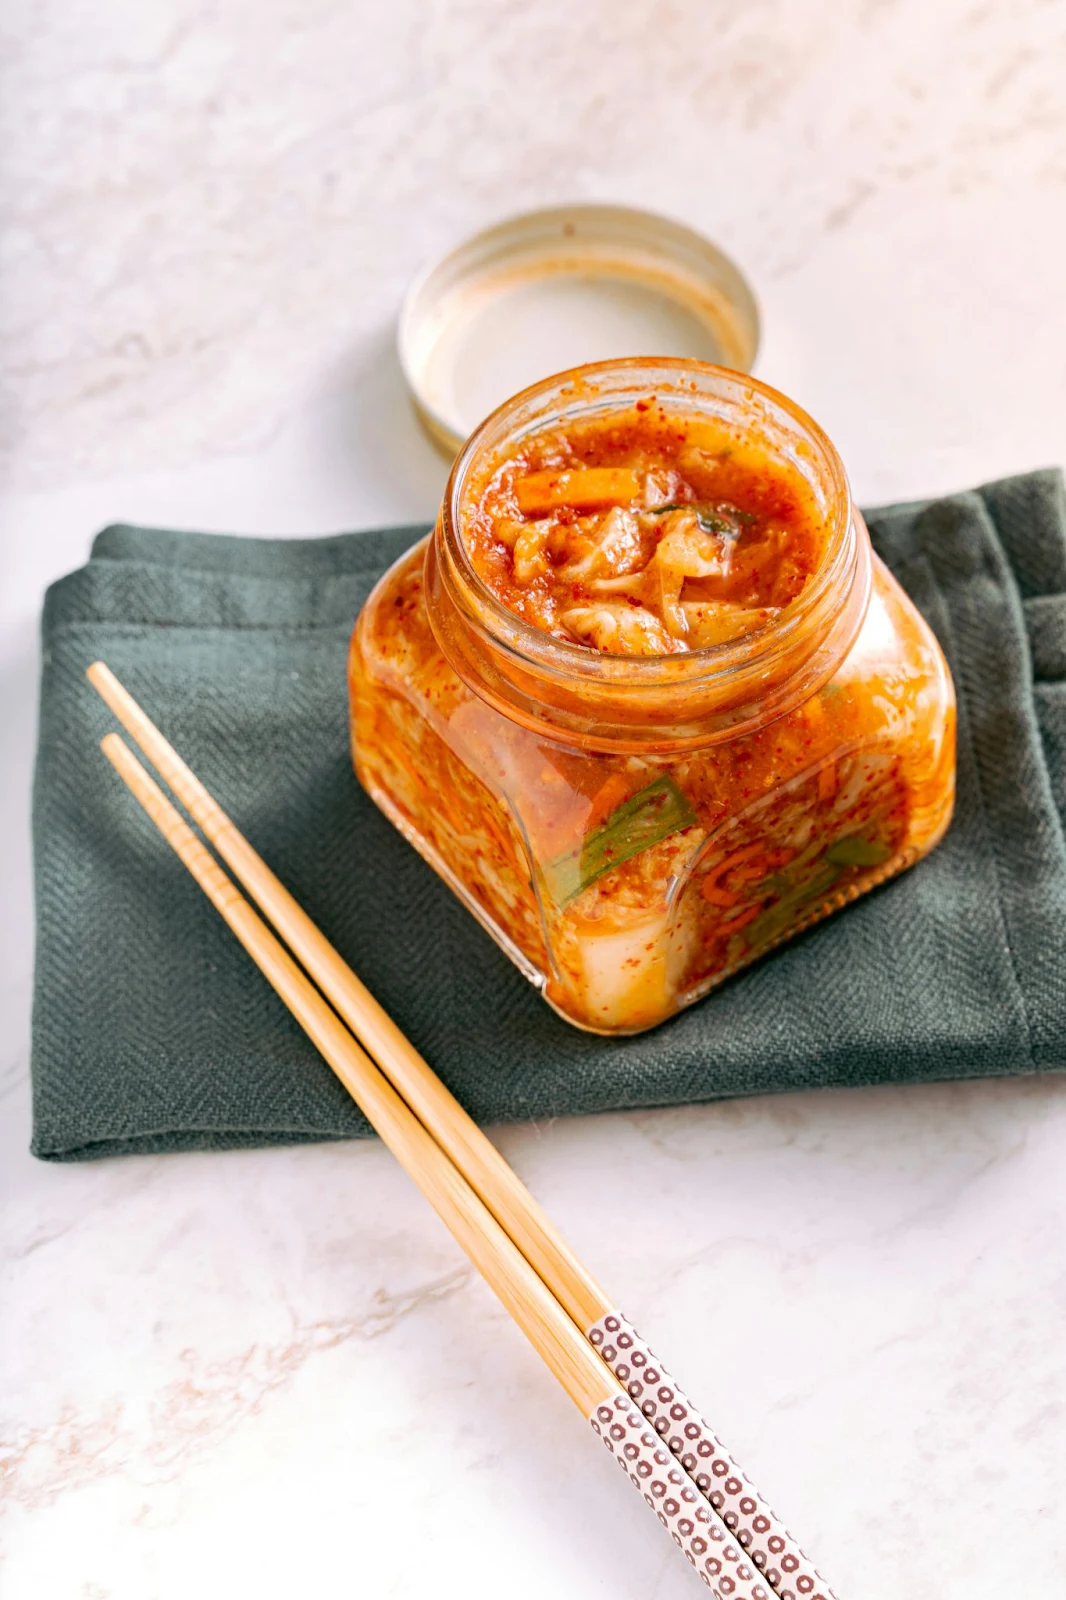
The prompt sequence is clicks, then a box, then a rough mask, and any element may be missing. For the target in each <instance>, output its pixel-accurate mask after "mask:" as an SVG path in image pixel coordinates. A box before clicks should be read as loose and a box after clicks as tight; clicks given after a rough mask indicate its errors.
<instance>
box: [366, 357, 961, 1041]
mask: <svg viewBox="0 0 1066 1600" xmlns="http://www.w3.org/2000/svg"><path fill="white" fill-rule="evenodd" d="M350 686H351V715H352V739H353V747H354V753H355V764H356V770H357V772H358V775H359V778H360V780H361V782H362V784H363V786H364V788H365V789H366V790H367V791H368V792H369V794H370V795H371V796H372V797H373V798H374V800H375V801H376V802H377V804H378V805H379V806H380V807H381V809H382V810H383V811H384V812H385V813H386V815H387V816H388V817H390V818H391V819H392V821H393V822H394V823H395V824H396V826H397V827H398V828H399V829H400V830H401V831H402V832H403V833H404V834H405V835H406V837H407V838H408V839H409V840H410V841H411V843H412V844H413V845H414V846H415V847H416V848H417V849H418V850H420V851H421V853H422V854H423V855H424V856H425V857H426V859H427V860H428V861H429V862H430V863H431V864H432V866H434V867H435V868H436V870H437V871H438V872H439V873H440V874H441V876H442V877H443V878H444V879H445V880H446V882H448V883H449V884H450V885H451V887H452V888H453V889H454V890H455V892H456V893H457V894H458V895H459V896H460V898H461V899H462V900H463V901H464V902H465V903H466V905H467V906H468V907H469V908H470V910H471V911H472V912H473V913H474V915H475V916H476V917H477V918H478V919H479V920H480V921H481V922H482V924H483V925H484V926H485V927H486V928H487V929H488V931H489V932H490V933H491V934H492V936H493V937H494V938H495V939H496V941H497V942H498V943H499V944H500V946H501V947H502V948H503V949H504V950H505V951H506V952H507V954H508V955H509V956H510V957H511V958H512V960H513V961H514V962H515V963H516V964H517V965H518V966H519V967H520V968H521V970H522V971H523V972H524V973H525V974H526V976H527V977H529V978H530V979H531V980H532V981H533V982H534V983H535V984H537V985H538V986H539V987H540V988H541V989H542V990H543V992H544V995H545V997H546V999H547V1000H548V1001H549V1003H550V1004H551V1005H552V1006H554V1008H555V1009H556V1010H557V1011H558V1012H559V1013H560V1015H561V1016H563V1017H565V1018H566V1019H567V1021H569V1022H572V1023H575V1024H576V1025H577V1026H578V1027H582V1028H588V1029H591V1030H593V1031H595V1032H599V1033H634V1032H637V1031H639V1030H641V1029H644V1028H650V1027H653V1026H655V1024H657V1023H659V1022H662V1021H663V1020H664V1019H665V1018H667V1017H669V1016H671V1015H672V1014H673V1013H675V1012H676V1011H678V1010H680V1009H681V1007H683V1006H687V1005H690V1004H691V1003H692V1002H693V1001H695V1000H698V999H699V998H700V997H701V996H702V995H705V994H706V993H707V991H708V990H709V989H712V988H714V986H715V985H716V984H719V983H721V982H723V981H724V980H725V979H726V978H728V977H729V976H730V975H731V974H732V973H734V972H737V971H739V970H740V968H742V967H745V966H747V965H748V963H749V962H751V961H754V960H756V959H757V958H758V957H760V956H762V955H764V954H765V953H766V952H767V951H768V950H771V949H772V948H773V947H774V946H776V945H778V944H780V943H782V941H784V940H786V939H789V938H791V937H792V936H793V935H794V934H796V933H798V932H800V930H801V929H804V928H807V927H809V926H810V925H811V924H812V923H814V922H817V921H818V920H819V919H820V918H822V917H825V916H827V915H828V914H829V913H830V912H833V911H837V910H839V909H841V908H842V907H844V906H845V905H847V903H848V902H849V901H851V900H854V899H855V898H856V897H857V896H859V895H861V894H864V893H865V892H866V891H867V890H868V889H872V888H873V887H874V886H875V885H876V884H879V883H881V882H883V881H884V880H885V879H886V878H889V877H891V876H892V875H893V874H895V873H897V872H901V871H902V870H903V869H904V868H905V867H909V866H911V865H912V864H913V863H914V862H916V861H917V860H918V859H919V858H920V857H921V856H923V855H925V854H926V853H927V852H928V851H929V850H931V849H932V848H933V846H934V845H935V844H936V843H937V841H938V840H939V839H940V837H941V835H942V834H943V832H944V830H945V828H946V827H947V825H948V822H949V820H950V816H951V809H952V802H953V794H954V763H955V750H954V696H953V692H952V685H951V679H950V677H949V674H948V670H947V667H946V664H945V662H944V659H943V656H942V655H941V652H940V649H939V647H938V645H937V643H936V640H935V639H934V637H933V635H932V633H931V632H930V630H929V628H928V627H927V625H926V623H925V622H924V620H923V619H922V617H921V616H920V615H919V614H918V612H917V611H916V610H915V608H914V606H913V605H912V604H911V602H910V600H909V599H908V597H907V596H906V595H905V594H904V593H903V591H902V590H901V589H900V588H899V586H898V585H897V583H896V582H895V580H894V579H893V578H892V577H891V575H890V574H889V573H888V571H887V570H886V569H885V567H884V566H883V565H882V564H881V562H880V561H879V560H878V559H877V557H876V556H875V555H874V554H873V552H872V551H871V548H870V542H869V536H868V534H867V531H866V528H865V526H864V524H863V521H862V518H861V516H860V515H859V514H858V512H857V511H856V510H855V509H854V507H853V506H852V504H851V498H850V494H849V490H848V484H847V479H846V477H845V474H844V470H843V467H842V465H841V462H840V459H839V457H838V456H837V453H836V451H835V450H834V449H833V446H832V445H831V444H830V442H829V440H828V439H827V438H826V437H825V435H824V434H823V433H822V431H821V430H820V429H819V428H818V427H817V425H816V424H815V423H814V422H812V421H811V419H810V418H809V417H807V416H805V415H804V413H803V412H802V411H800V410H799V409H798V408H797V407H796V406H794V405H793V404H792V403H791V402H790V401H789V400H787V399H785V398H784V396H782V395H780V394H777V393H775V392H774V391H773V390H772V389H769V388H767V387H766V386H765V385H763V384H760V383H757V382H755V381H754V380H753V379H751V378H748V377H745V376H742V375H741V374H739V373H735V372H730V371H726V370H725V369H722V368H718V367H711V366H705V365H701V364H698V363H690V362H679V361H666V360H632V361H618V362H611V363H604V364H601V365H597V366H591V367H584V368H579V369H577V370H575V371H573V372H570V373H565V374H563V375H561V376H560V377H557V378H554V379H551V380H549V381H548V382H546V383H542V384H539V385H537V386H535V387H534V388H532V389H528V390H526V391H525V392H524V393H522V394H521V395H519V396H517V397H516V398H515V399H514V400H511V401H509V402H508V403H507V404H506V405H504V406H502V407H501V408H500V409H499V410H498V411H497V412H495V413H494V414H493V415H492V416H491V417H490V418H489V419H488V421H487V422H485V423H484V424H483V425H482V426H481V428H479V430H478V431H477V432H476V433H475V434H474V435H473V437H472V438H471V439H470V440H469V442H468V443H467V445H466V446H465V448H464V449H463V451H462V453H461V454H460V456H459V457H458V459H457V460H456V462H455V465H454V467H453V469H452V473H451V477H450V480H449V483H448V488H447V491H446V494H445V499H444V503H443V505H442V507H441V511H440V516H439V518H438V521H437V526H436V529H435V531H434V533H433V535H432V536H431V538H430V539H429V540H427V541H424V542H423V543H422V544H420V545H417V546H416V547H415V548H414V549H413V550H411V551H410V552H409V553H408V554H407V555H405V556H403V557H402V558H401V559H400V560H399V561H398V562H397V563H396V565H395V566H393V567H392V568H391V570H390V571H389V572H387V573H386V574H385V576H384V577H383V578H382V579H381V581H380V582H379V583H378V585H377V587H376V588H375V590H374V591H373V593H372V594H371V596H370V597H369V599H368V600H367V602H366V605H365V607H364V608H363V611H362V613H361V615H360V617H359V620H358V623H357V626H356V629H355V634H354V637H353V640H352V649H351V657H350Z"/></svg>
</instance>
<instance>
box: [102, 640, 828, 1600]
mask: <svg viewBox="0 0 1066 1600" xmlns="http://www.w3.org/2000/svg"><path fill="white" fill-rule="evenodd" d="M88 677H89V679H90V682H91V683H92V684H93V686H94V688H96V690H97V691H98V693H99V694H100V695H101V696H102V698H103V699H104V700H105V701H106V702H107V704H108V705H109V706H110V708H111V710H112V711H113V712H114V713H115V715H116V716H117V718H118V720H119V721H120V722H121V723H122V725H123V726H124V727H125V728H126V730H127V731H128V732H129V733H130V735H131V736H132V737H133V739H134V740H135V742H136V743H137V744H138V745H139V746H140V748H141V750H142V751H143V752H144V753H145V754H146V755H147V756H148V758H149V760H150V761H151V762H152V764H153V765H154V766H155V767H156V769H157V771H158V772H159V773H160V774H161V775H162V776H163V777H164V778H165V779H166V781H167V783H168V784H169V785H170V787H171V789H172V790H173V791H174V793H175V794H176V795H177V796H178V798H179V799H180V800H181V802H182V804H183V805H184V806H185V807H186V809H187V810H188V811H189V813H190V815H191V816H192V817H193V818H194V819H195V821H196V822H197V823H198V824H199V826H200V827H201V828H202V829H203V831H204V833H205V835H206V836H207V838H208V839H209V840H210V841H211V843H212V844H213V845H214V847H215V849H216V850H217V851H218V853H219V855H220V856H221V857H222V858H223V860H224V861H225V862H226V863H227V864H228V865H229V867H230V868H231V869H232V871H233V872H234V874H235V875H236V877H237V878H238V879H239V881H240V882H241V883H242V884H243V885H244V887H245V888H246V889H247V890H248V892H249V893H250V894H251V895H252V897H253V898H254V899H255V901H256V902H257V903H258V905H259V906H260V908H261V909H262V910H263V911H264V912H265V914H266V915H267V916H268V917H269V919H270V920H271V922H272V923H273V924H274V926H275V928H277V930H278V931H279V932H280V933H281V934H282V935H283V937H284V938H285V940H286V942H287V944H288V945H289V947H290V948H291V949H292V951H293V952H294V953H295V955H296V956H297V957H298V958H299V960H300V962H301V963H302V964H303V966H304V967H305V968H306V970H307V971H308V972H309V973H310V974H311V976H312V977H313V978H314V980H315V982H316V983H317V984H318V985H319V987H320V988H321V990H322V992H323V993H324V994H325V995H326V996H327V998H328V999H329V1000H330V1002H331V1003H332V1005H333V1006H334V1007H335V1008H336V1010H337V1012H339V1013H340V1015H341V1017H343V1019H344V1021H345V1022H346V1023H347V1024H348V1026H349V1028H350V1029H351V1030H352V1032H353V1033H354V1034H355V1035H356V1036H357V1038H358V1039H360V1040H361V1041H362V1044H363V1045H364V1046H365V1047H366V1049H367V1050H368V1051H369V1053H370V1055H371V1056H372V1057H373V1058H374V1060H375V1061H376V1063H377V1065H378V1067H379V1068H381V1069H382V1071H383V1072H384V1073H385V1075H386V1076H387V1077H388V1079H389V1080H390V1081H391V1083H392V1084H393V1085H394V1087H395V1088H396V1090H398V1091H399V1093H400V1095H402V1097H403V1099H404V1100H405V1101H406V1102H407V1104H408V1105H409V1106H410V1107H411V1108H412V1110H413V1111H414V1112H415V1114H416V1116H417V1117H418V1118H419V1119H420V1120H421V1122H422V1124H423V1125H424V1127H425V1128H427V1129H428V1130H429V1132H430V1133H431V1134H432V1136H433V1138H434V1139H435V1140H436V1142H437V1144H438V1146H439V1147H440V1148H441V1149H443V1150H444V1151H445V1152H446V1153H447V1155H448V1156H449V1157H450V1158H451V1161H452V1162H453V1163H454V1165H455V1167H456V1168H457V1169H458V1170H459V1171H460V1172H461V1173H463V1174H464V1176H465V1178H466V1179H467V1180H468V1182H469V1184H470V1186H471V1187H472V1189H473V1190H474V1191H476V1193H477V1195H478V1196H479V1197H480V1198H481V1200H482V1201H483V1202H484V1204H485V1206H486V1207H487V1208H488V1210H489V1212H490V1213H491V1214H492V1215H493V1217H494V1218H495V1219H496V1221H497V1222H498V1223H499V1224H500V1225H502V1228H503V1230H504V1231H505V1233H506V1234H507V1235H508V1236H509V1238H510V1239H511V1240H512V1241H513V1242H514V1244H515V1245H516V1246H517V1247H518V1250H519V1251H520V1252H521V1254H522V1255H523V1256H524V1257H525V1259H526V1261H527V1262H528V1263H530V1264H531V1265H532V1267H533V1268H534V1269H535V1271H536V1273H537V1274H538V1276H539V1277H540V1278H541V1280H542V1281H543V1282H544V1283H545V1284H546V1285H547V1287H548V1289H549V1290H550V1292H551V1294H552V1295H553V1297H554V1298H555V1300H556V1301H557V1302H558V1303H559V1304H560V1305H561V1306H562V1307H563V1308H564V1309H565V1311H566V1312H567V1314H568V1315H569V1317H570V1318H571V1319H572V1322H573V1324H576V1326H577V1328H578V1329H579V1330H580V1331H581V1333H583V1334H584V1335H585V1337H586V1339H587V1340H588V1342H589V1344H590V1345H592V1346H593V1347H594V1348H595V1349H596V1350H598V1351H599V1353H600V1354H601V1355H602V1357H603V1359H604V1361H605V1362H606V1364H607V1365H608V1366H609V1367H610V1368H611V1370H612V1371H613V1373H614V1375H615V1377H616V1378H617V1379H618V1380H619V1382H620V1383H621V1384H622V1385H624V1387H625V1390H626V1392H627V1393H628V1395H629V1397H630V1399H631V1400H633V1401H634V1402H636V1403H637V1404H639V1407H640V1410H641V1411H642V1413H643V1415H644V1417H645V1418H646V1419H647V1421H648V1422H650V1423H651V1424H652V1425H653V1427H654V1428H655V1430H656V1432H657V1433H658V1434H659V1435H660V1436H661V1437H662V1438H663V1440H664V1441H665V1443H666V1444H667V1446H668V1448H669V1449H670V1451H671V1452H672V1454H673V1455H674V1456H675V1457H676V1458H677V1459H678V1460H679V1461H680V1462H681V1464H682V1466H683V1467H684V1468H685V1471H686V1472H687V1473H688V1474H689V1476H690V1477H691V1479H692V1480H693V1481H694V1482H695V1484H696V1486H697V1488H698V1489H699V1490H700V1491H701V1493H702V1494H703V1495H704V1496H705V1498H706V1501H707V1503H708V1504H709V1505H710V1506H711V1507H712V1508H713V1509H714V1511H715V1512H717V1513H718V1514H719V1515H720V1516H721V1518H722V1520H723V1521H724V1523H725V1525H726V1527H727V1528H729V1530H730V1531H731V1532H732V1533H733V1534H734V1535H735V1537H736V1539H737V1542H738V1543H739V1544H740V1545H741V1546H742V1548H743V1549H744V1550H745V1552H746V1553H747V1556H748V1558H749V1559H750V1560H751V1562H752V1563H753V1564H754V1565H755V1566H756V1567H757V1568H758V1569H759V1571H760V1572H761V1574H762V1576H763V1577H764V1578H765V1580H766V1581H767V1582H768V1583H769V1584H770V1585H771V1586H772V1588H773V1589H774V1591H775V1594H776V1596H777V1597H778V1600H800V1597H802V1600H833V1596H832V1593H831V1591H830V1590H829V1588H828V1586H827V1585H826V1584H825V1582H824V1580H823V1579H822V1578H821V1577H820V1576H819V1574H818V1572H817V1570H816V1569H815V1568H814V1566H813V1565H812V1564H811V1562H810V1561H809V1560H808V1558H807V1557H806V1556H805V1555H804V1553H803V1551H802V1550H801V1548H800V1547H799V1545H798V1544H797V1543H796V1541H795V1540H794V1539H793V1538H792V1536H791V1535H790V1534H789V1533H788V1531H787V1529H786V1528H785V1527H784V1526H783V1524H782V1523H781V1522H780V1520H779V1519H778V1518H777V1517H776V1516H775V1515H774V1513H773V1512H772V1511H771V1509H770V1508H769V1506H768V1505H767V1504H766V1502H765V1501H764V1500H763V1499H762V1497H761V1496H760V1495H759V1494H758V1492H757V1491H756V1490H755V1489H754V1487H753V1486H752V1485H751V1483H750V1482H749V1481H748V1479H747V1478H746V1477H745V1475H744V1474H743V1473H742V1472H741V1471H740V1469H739V1468H738V1467H737V1465H736V1463H735V1462H734V1461H733V1460H732V1458H731V1457H730V1456H729V1455H728V1453H727V1452H726V1451H725V1449H724V1448H723V1446H722V1444H721V1442H720V1441H719V1440H718V1438H717V1437H716V1436H715V1434H714V1433H713V1431H712V1430H711V1428H710V1427H709V1425H708V1424H707V1423H706V1422H705V1421H704V1419H703V1418H702V1417H701V1416H700V1414H699V1412H698V1411H697V1410H696V1408H695V1407H694V1406H693V1405H692V1403H691V1401H690V1400H689V1399H688V1398H687V1396H686V1395H685V1394H684V1393H683V1391H682V1390H681V1389H680V1388H679V1387H678V1385H677V1384H676V1382H675V1381H674V1379H673V1378H672V1377H671V1376H670V1375H669V1373H667V1372H666V1371H665V1369H664V1368H663V1366H662V1364H661V1362H659V1361H658V1359H657V1357H656V1356H655V1355H654V1353H653V1352H652V1351H651V1349H650V1348H649V1347H648V1345H647V1344H646V1343H645V1342H644V1341H643V1340H642V1339H641V1338H640V1336H639V1334H637V1332H636V1330H635V1329H634V1328H633V1326H632V1324H630V1323H629V1322H628V1320H627V1319H626V1317H625V1316H624V1315H623V1314H622V1312H621V1311H619V1310H618V1308H617V1307H616V1306H615V1304H614V1302H613V1301H612V1300H611V1299H610V1298H609V1296H608V1295H607V1294H606V1293H605V1291H604V1290H603V1289H601V1288H600V1286H599V1285H598V1284H597V1283H596V1282H595V1280H594V1279H593V1278H592V1277H591V1275H590V1274H589V1273H588V1271H587V1269H586V1268H585V1267H584V1266H583V1265H582V1263H581V1262H580V1261H579V1260H578V1259H577V1257H576V1256H575V1255H574V1253H573V1251H572V1250H571V1249H570V1247H569V1246H568V1245H567V1243H566V1242H565V1240H564V1239H563V1238H562V1237H561V1235H560V1234H559V1233H558V1231H557V1230H556V1228H555V1227H554V1225H553V1224H552V1223H551V1222H550V1221H549V1219H548V1218H547V1216H546V1215H545V1214H544V1212H543V1211H542V1210H541V1208H540V1207H539V1206H538V1205H537V1203H536V1201H535V1200H534V1199H533V1197H532V1195H530V1193H529V1191H528V1190H527V1189H526V1188H525V1186H524V1185H523V1184H522V1182H521V1180H520V1179H519V1178H518V1176H517V1174H516V1173H515V1172H514V1171H513V1170H512V1169H511V1167H509V1166H508V1164H507V1163H506V1161H504V1159H503V1157H502V1156H501V1155H500V1154H499V1152H498V1151H497V1150H496V1148H495V1146H494V1145H493V1144H492V1143H491V1141H490V1140H489V1139H488V1138H487V1137H486V1136H485V1135H484V1134H483V1133H482V1131H481V1129H480V1128H479V1127H478V1126H477V1124H476V1123H475V1122H474V1121H473V1119H472V1118H471V1117H470V1116H469V1115H468V1114H467V1113H466V1112H465V1111H464V1110H463V1108H462V1107H461V1106H460V1105H459V1103H458V1101H457V1100H456V1099H455V1098H454V1097H453V1096H452V1095H451V1094H450V1093H449V1091H448V1090H447V1089H446V1088H445V1086H444V1085H443V1084H442V1083H441V1081H440V1079H439V1078H438V1077H437V1076H436V1074H435V1073H434V1072H433V1071H432V1069H431V1068H430V1066H429V1065H428V1063H427V1062H426V1061H425V1060H424V1059H423V1057H422V1056H421V1055H420V1054H419V1053H418V1051H416V1050H415V1048H414V1046H413V1045H412V1044H411V1043H410V1041H409V1040H408V1039H407V1038H406V1037H405V1035H404V1034H403V1033H402V1031H401V1030H400V1029H399V1028H398V1027H397V1025H396V1024H395V1022H393V1020H392V1018H391V1017H389V1015H388V1014H387V1012H385V1010H384V1009H383V1008H382V1007H381V1006H380V1005H379V1004H378V1002H377V1001H376V1000H375V999H374V997H373V996H372V995H371V994H370V992H369V991H368V990H367V989H366V987H365V986H364V985H363V984H362V983H361V982H360V980H359V979H358V978H357V977H356V975H355V973H354V972H352V970H351V968H350V967H349V966H348V965H347V964H346V963H345V962H344V961H343V960H342V958H341V957H340V956H339V955H338V953H337V952H336V951H335V950H334V949H333V947H332V945H330V944H329V942H328V941H327V940H326V939H325V937H324V936H323V934H322V933H321V932H320V931H319V929H318V928H316V926H315V924H314V923H313V922H312V921H311V919H310V918H309V917H308V916H307V914H306V912H304V911H303V910H302V908H301V907H300V906H299V905H298V904H297V902H296V901H295V900H294V899H293V897H292V896H291V895H290V894H289V892H288V890H287V889H286V888H285V887H284V885H283V884H282V883H281V882H280V881H279V879H278V878H277V877H276V876H275V875H274V873H273V872H271V870H270V868H269V867H268V866H267V865H266V863H265V862H264V861H263V860H262V859H261V857H260V856H259V855H257V853H256V852H255V850H254V849H253V848H252V846H251V845H250V844H249V843H248V841H247V840H246V839H245V838H244V837H243V835H242V834H241V833H240V832H239V831H238V830H237V828H236V827H235V826H234V824H233V823H232V821H231V820H230V819H229V817H227V816H226V814H225V812H224V811H223V810H222V808H221V807H220V806H219V805H218V804H217V802H216V801H215V800H214V799H213V798H212V797H211V795H210V794H209V793H208V792H207V790H206V789H205V788H204V786H203V784H201V783H200V781H199V780H198V779H197V778H196V776H195V775H194V774H193V773H192V772H191V771H190V769H189V768H188V767H187V766H186V764H185V763H184V762H183V761H182V759H181V757H180V756H179V755H178V754H177V752H176V751H175V750H174V749H173V747H172V746H171V745H170V744H169V743H168V742H167V740H166V739H165V738H164V736H163V735H162V733H161V732H160V731H159V729H158V728H157V727H156V726H155V724H154V723H153V722H152V721H151V720H150V718H149V717H148V716H147V715H146V713H145V712H144V711H143V710H142V708H141V707H140V706H139V705H138V704H137V702H136V701H135V700H134V699H133V697H132V696H131V695H130V694H129V692H128V691H127V690H126V689H125V688H124V687H123V686H122V684H121V683H119V681H118V679H117V678H116V677H115V676H114V674H113V673H112V672H111V671H110V669H109V668H108V667H107V666H106V665H105V664H104V663H103V662H99V661H98V662H95V663H94V664H93V665H92V666H91V667H90V668H89V669H88ZM123 748H125V747H123ZM209 859H210V858H209Z"/></svg>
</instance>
